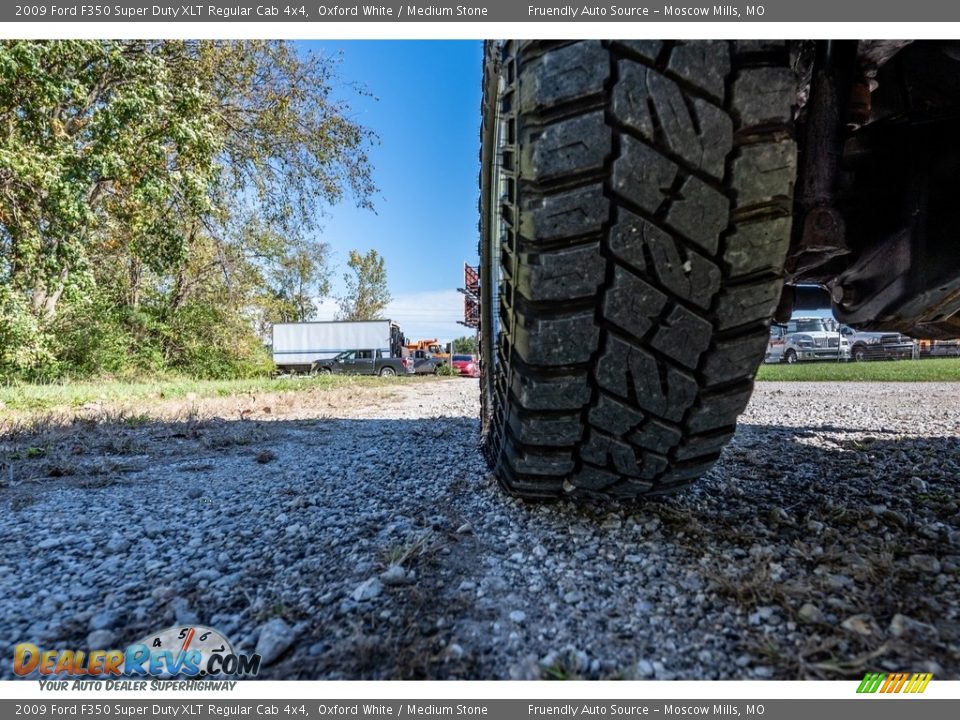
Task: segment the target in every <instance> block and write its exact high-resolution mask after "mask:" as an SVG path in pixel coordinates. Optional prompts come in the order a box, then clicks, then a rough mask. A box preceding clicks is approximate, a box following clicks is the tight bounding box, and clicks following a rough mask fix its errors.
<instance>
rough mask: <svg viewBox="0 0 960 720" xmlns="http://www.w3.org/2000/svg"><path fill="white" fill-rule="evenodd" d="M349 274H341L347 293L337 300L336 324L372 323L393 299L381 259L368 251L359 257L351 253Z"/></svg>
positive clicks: (354, 251)
mask: <svg viewBox="0 0 960 720" xmlns="http://www.w3.org/2000/svg"><path fill="white" fill-rule="evenodd" d="M347 267H349V268H350V271H349V272H346V273H344V275H343V281H344V284H345V286H346V291H345V293H344V294H343V296H342V297H340V298H339V305H340V309H339V312H338V314H337V319H338V320H375V319H377V318H379V317H380V315H381V314H382V313H383V311H384V310H385V309H386V307H387V305H388V304H389V303H390V300H391V299H392V298H391V296H390V291H389V290H388V289H387V268H386V264H385V263H384V260H383V257H382V256H381V255H380V254H379V253H378V252H377V251H376V250H371V251H370V252H368V253H367V254H366V255H361V254H360V253H359V252H357V251H356V250H351V251H350V259H349V260H348V261H347Z"/></svg>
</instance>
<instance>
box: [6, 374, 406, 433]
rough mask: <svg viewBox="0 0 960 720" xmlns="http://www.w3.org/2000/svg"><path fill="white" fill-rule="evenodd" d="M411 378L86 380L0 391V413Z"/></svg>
mask: <svg viewBox="0 0 960 720" xmlns="http://www.w3.org/2000/svg"><path fill="white" fill-rule="evenodd" d="M410 380H411V378H381V377H357V376H343V375H295V376H281V377H263V378H250V379H244V380H195V379H190V378H164V379H157V380H143V381H135V382H130V381H119V380H102V381H99V382H97V381H84V382H61V383H51V384H48V385H28V384H23V385H4V386H0V414H2V412H3V410H4V409H6V410H17V411H23V410H26V411H47V410H55V409H61V408H80V407H83V406H84V405H86V404H88V403H99V404H111V403H116V402H129V401H131V400H144V401H161V400H176V399H179V398H186V397H188V396H189V397H190V398H191V399H193V398H194V397H195V398H196V399H198V400H199V399H202V398H216V397H231V396H234V395H244V394H248V393H275V392H285V391H304V390H332V389H336V388H349V387H381V386H387V385H394V384H396V383H400V382H409V381H410ZM145 417H146V416H145V415H143V416H140V415H135V416H131V417H130V418H127V419H126V423H127V424H128V425H131V426H137V425H139V424H142V422H143V418H145Z"/></svg>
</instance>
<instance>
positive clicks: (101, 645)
mask: <svg viewBox="0 0 960 720" xmlns="http://www.w3.org/2000/svg"><path fill="white" fill-rule="evenodd" d="M115 637H116V635H114V633H113V631H112V630H94V631H93V632H92V633H90V634H89V635H87V647H88V648H90V649H91V650H108V649H111V648H112V645H113V640H114V638H115Z"/></svg>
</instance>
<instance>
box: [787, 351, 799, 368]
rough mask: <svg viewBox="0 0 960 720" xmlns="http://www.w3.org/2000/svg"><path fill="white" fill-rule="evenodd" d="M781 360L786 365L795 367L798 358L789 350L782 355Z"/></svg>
mask: <svg viewBox="0 0 960 720" xmlns="http://www.w3.org/2000/svg"><path fill="white" fill-rule="evenodd" d="M783 359H784V361H785V362H786V363H787V365H796V364H797V361H798V360H799V359H800V358H798V357H797V353H796V352H795V351H794V350H792V349H791V350H787V352H785V353H784V354H783Z"/></svg>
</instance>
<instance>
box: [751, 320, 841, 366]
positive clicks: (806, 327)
mask: <svg viewBox="0 0 960 720" xmlns="http://www.w3.org/2000/svg"><path fill="white" fill-rule="evenodd" d="M849 359H850V343H849V341H848V340H847V339H846V337H844V336H842V335H841V334H840V332H839V331H835V330H832V329H831V327H830V325H829V323H828V322H827V321H826V320H825V319H824V318H820V317H800V318H797V317H795V318H791V319H790V321H789V322H788V323H787V324H786V326H783V325H773V326H771V328H770V340H769V342H768V344H767V356H766V361H767V362H785V363H789V364H791V365H792V364H793V363H796V362H799V361H801V360H849Z"/></svg>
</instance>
